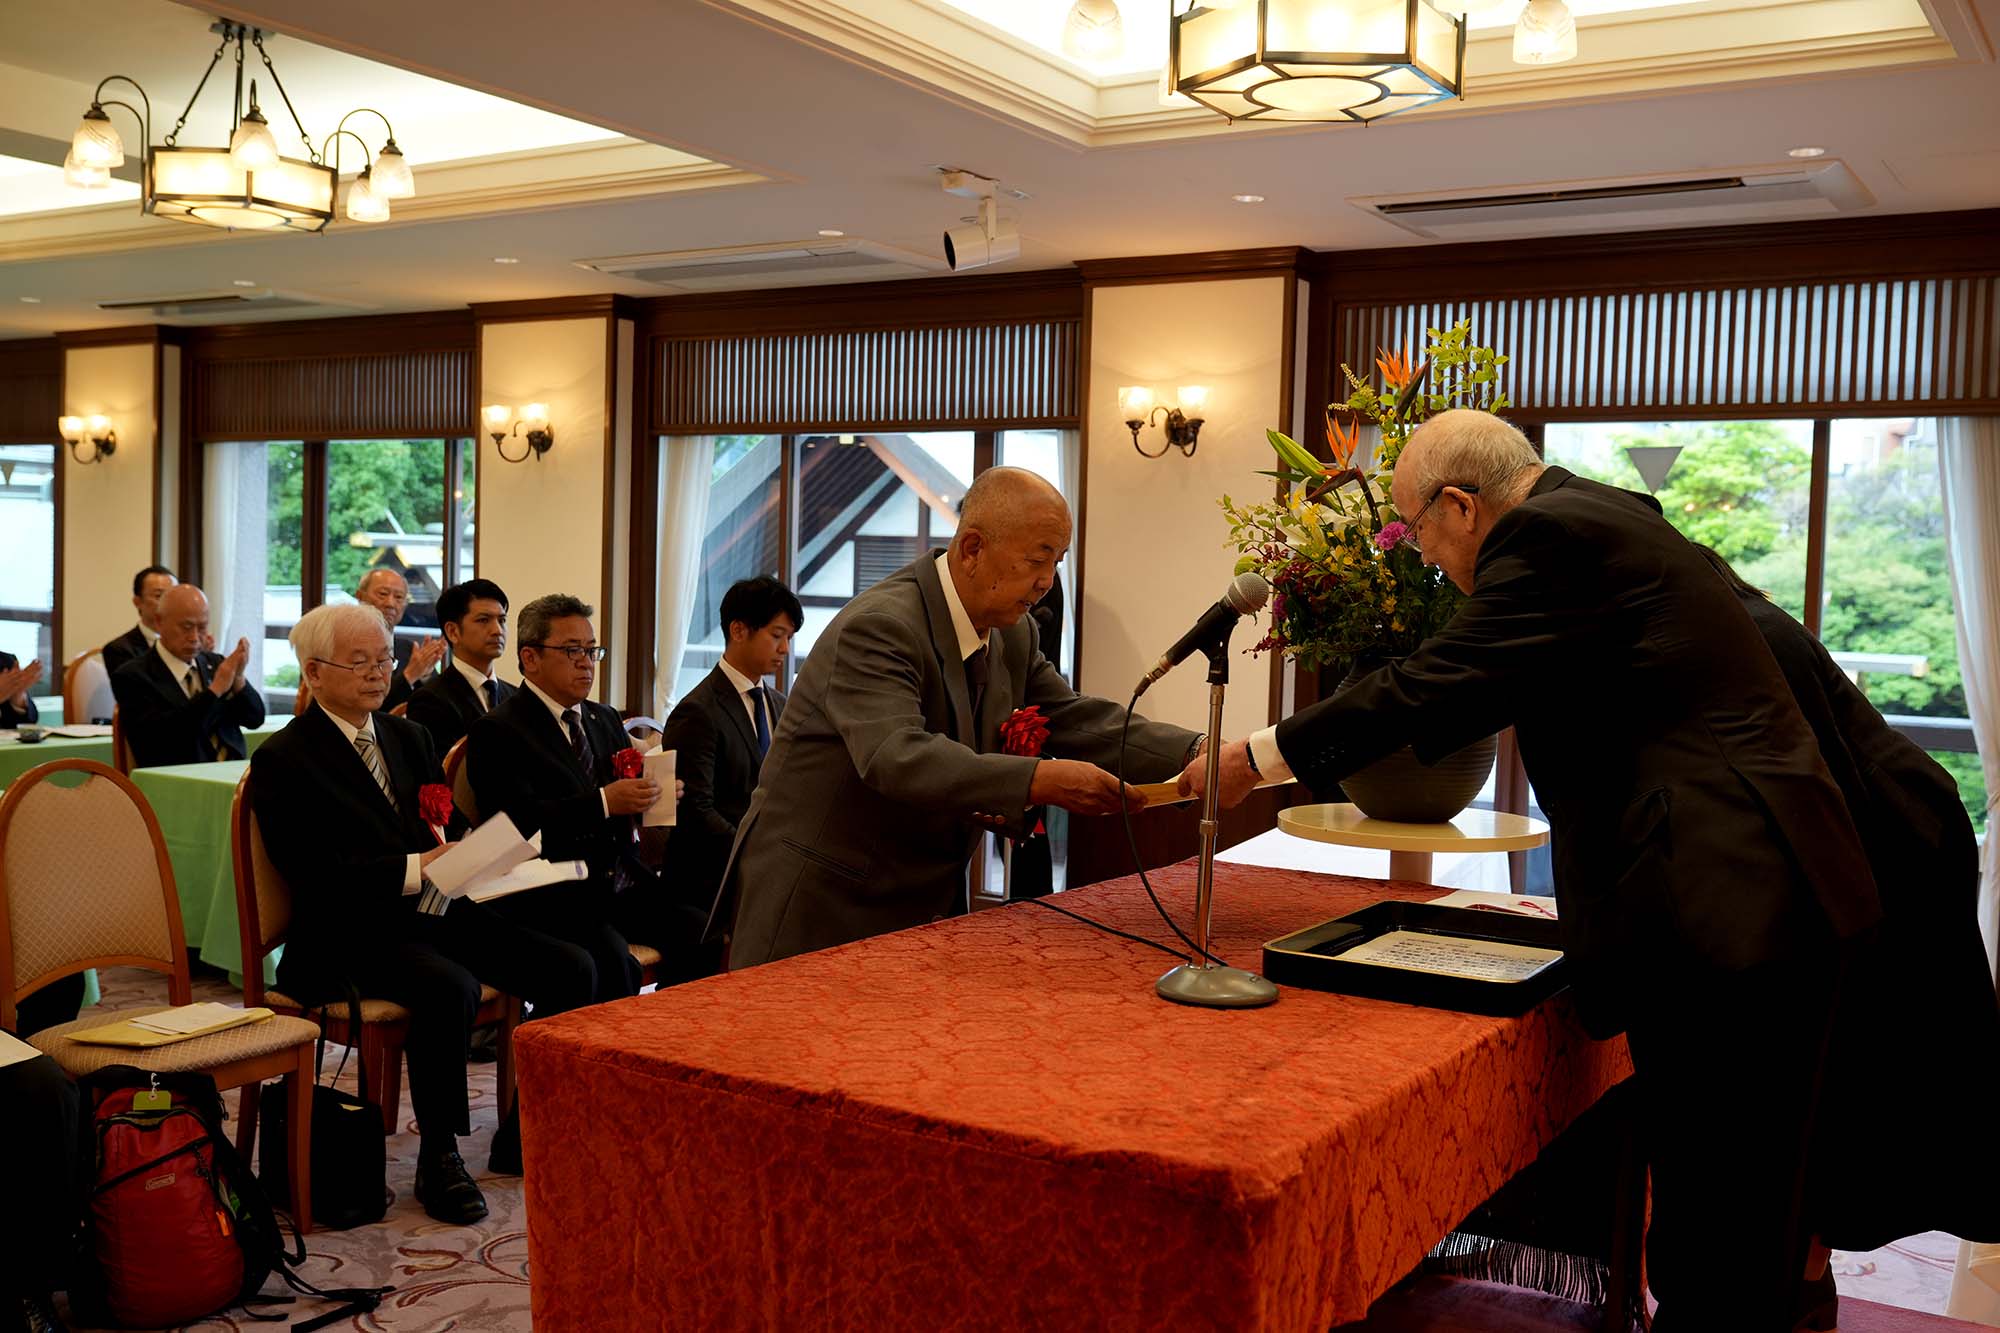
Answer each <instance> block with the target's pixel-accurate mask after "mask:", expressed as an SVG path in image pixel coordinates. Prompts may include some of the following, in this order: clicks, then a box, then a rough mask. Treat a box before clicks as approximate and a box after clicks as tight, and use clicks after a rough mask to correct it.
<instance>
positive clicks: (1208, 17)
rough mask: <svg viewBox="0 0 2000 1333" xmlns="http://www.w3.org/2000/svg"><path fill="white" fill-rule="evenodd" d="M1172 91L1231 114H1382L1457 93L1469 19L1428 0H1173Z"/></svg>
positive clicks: (1324, 117) (1347, 117) (1334, 117)
mask: <svg viewBox="0 0 2000 1333" xmlns="http://www.w3.org/2000/svg"><path fill="white" fill-rule="evenodd" d="M1176 7H1177V8H1179V9H1180V10H1181V12H1179V13H1176V14H1173V15H1172V16H1171V18H1170V19H1169V22H1170V23H1171V24H1172V27H1171V29H1170V30H1169V34H1168V50H1169V52H1170V55H1169V58H1168V59H1169V65H1168V68H1169V69H1170V70H1171V71H1172V75H1173V89H1174V91H1175V92H1178V93H1182V94H1184V95H1186V96H1188V97H1191V98H1193V99H1194V100H1195V101H1197V102H1200V103H1201V104H1202V105H1203V106H1205V107H1207V108H1208V109H1209V110H1211V111H1215V112H1218V113H1220V114H1222V115H1224V116H1227V117H1228V118H1229V119H1231V120H1306V121H1360V122H1367V121H1371V120H1379V119H1380V118H1382V117H1383V116H1393V115H1395V114H1397V113H1398V112H1402V111H1412V110H1415V109H1416V108H1417V107H1420V106H1428V105H1429V104H1430V103H1432V102H1440V101H1443V100H1445V99H1446V98H1451V97H1457V96H1459V95H1461V92H1462V89H1463V86H1464V79H1465V20H1464V19H1463V18H1460V17H1454V16H1452V15H1450V14H1446V13H1444V12H1442V11H1441V10H1439V9H1438V8H1437V7H1436V6H1434V5H1433V4H1431V3H1430V0H1259V2H1258V3H1256V4H1249V3H1232V4H1227V5H1217V4H1214V3H1212V0H1206V2H1205V0H1176Z"/></svg>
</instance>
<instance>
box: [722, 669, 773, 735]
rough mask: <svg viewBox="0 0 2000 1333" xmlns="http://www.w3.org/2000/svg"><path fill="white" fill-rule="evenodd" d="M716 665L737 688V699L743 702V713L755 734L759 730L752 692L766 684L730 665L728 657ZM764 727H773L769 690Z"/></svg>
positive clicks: (765, 700)
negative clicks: (751, 697) (747, 717)
mask: <svg viewBox="0 0 2000 1333" xmlns="http://www.w3.org/2000/svg"><path fill="white" fill-rule="evenodd" d="M716 665H717V666H719V667H721V668H722V674H723V675H725V676H727V677H729V683H730V684H731V685H733V686H735V687H736V697H737V698H738V699H739V700H741V701H742V703H743V711H744V712H745V713H747V714H749V716H750V730H751V732H753V733H754V732H755V731H756V730H757V705H756V704H755V703H753V702H752V701H751V699H750V691H752V690H754V689H757V688H759V687H760V686H762V685H763V683H764V682H763V681H761V680H752V679H750V677H748V676H746V675H744V674H743V673H742V672H741V671H738V670H737V669H736V668H735V667H733V666H731V665H729V659H728V658H726V657H725V658H723V659H722V660H721V661H720V662H717V663H716ZM764 725H765V726H767V727H769V726H771V725H772V723H771V692H770V691H769V690H765V691H764Z"/></svg>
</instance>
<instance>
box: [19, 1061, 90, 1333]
mask: <svg viewBox="0 0 2000 1333" xmlns="http://www.w3.org/2000/svg"><path fill="white" fill-rule="evenodd" d="M10 1049H11V1050H12V1053H13V1054H16V1055H18V1054H20V1050H19V1048H18V1046H16V1045H15V1043H13V1042H11V1041H10V1040H8V1039H5V1038H0V1056H4V1055H6V1054H8V1053H9V1051H10ZM0 1107H4V1108H5V1112H4V1114H5V1120H4V1123H5V1125H6V1130H7V1194H8V1203H7V1207H6V1208H4V1209H0V1329H6V1330H9V1333H12V1330H14V1329H21V1330H23V1333H60V1330H61V1329H62V1328H63V1324H62V1322H61V1321H60V1320H59V1319H58V1318H57V1317H56V1311H55V1306H54V1304H53V1303H52V1302H51V1301H50V1300H49V1292H50V1290H51V1289H52V1288H55V1287H60V1286H62V1285H63V1282H64V1277H63V1274H65V1273H67V1272H68V1271H69V1266H70V1262H71V1260H72V1258H73V1257H74V1255H73V1253H72V1251H73V1248H74V1244H75V1236H76V1219H77V1217H78V1216H79V1214H80V1213H81V1211H82V1209H83V1206H84V1200H85V1198H86V1197H87V1192H88V1187H87V1175H88V1172H89V1170H90V1167H91V1163H90V1162H89V1161H88V1160H87V1159H86V1158H85V1157H84V1155H83V1153H82V1152H81V1151H80V1150H79V1149H80V1146H81V1142H82V1140H80V1139H79V1138H78V1127H79V1121H80V1118H81V1116H82V1114H83V1109H82V1102H81V1099H80V1098H79V1097H78V1095H77V1089H76V1085H75V1084H74V1083H72V1082H70V1080H69V1075H67V1074H65V1073H63V1071H62V1067H61V1066H60V1065H58V1064H56V1062H55V1061H54V1060H51V1059H50V1058H49V1057H48V1056H46V1055H30V1057H29V1058H27V1059H24V1060H19V1061H16V1062H15V1063H13V1064H8V1065H0Z"/></svg>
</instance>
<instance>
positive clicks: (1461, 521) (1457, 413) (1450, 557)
mask: <svg viewBox="0 0 2000 1333" xmlns="http://www.w3.org/2000/svg"><path fill="white" fill-rule="evenodd" d="M1542 470H1543V469H1542V460H1541V457H1540V456H1539V455H1538V454H1536V453H1535V446H1534V445H1532V444H1530V443H1529V442H1528V438H1527V436H1525V435H1523V434H1521V432H1520V431H1518V430H1516V429H1514V427H1512V426H1511V425H1509V424H1508V423H1507V422H1505V421H1503V420H1501V419H1500V418H1499V417H1496V416H1494V415H1493V414H1492V413H1491V412H1480V411H1475V410H1473V409H1470V408H1456V409H1454V410H1452V411H1449V412H1440V413H1438V414H1437V415H1436V416H1434V417H1431V418H1430V419H1429V420H1427V421H1425V422H1424V424H1423V425H1421V426H1419V427H1417V429H1416V432H1415V433H1414V434H1412V435H1411V436H1410V442H1409V444H1407V445H1406V446H1404V448H1403V452H1402V453H1401V454H1400V455H1399V456H1398V457H1397V459H1396V479H1395V485H1394V489H1393V490H1392V491H1391V492H1390V498H1391V499H1392V500H1393V501H1394V502H1395V505H1396V513H1397V514H1398V515H1399V516H1400V517H1401V518H1402V519H1403V521H1404V522H1406V523H1408V524H1409V525H1410V538H1411V540H1413V541H1415V542H1416V543H1417V544H1418V546H1419V548H1420V549H1421V550H1422V551H1423V555H1424V563H1425V564H1428V565H1436V566H1437V567H1438V568H1439V569H1442V570H1443V571H1444V572H1445V576H1446V577H1447V578H1449V579H1450V580H1451V581H1452V582H1453V583H1454V584H1456V585H1457V586H1458V588H1459V590H1460V591H1461V592H1471V591H1472V585H1473V575H1474V574H1475V573H1476V571H1477V568H1478V564H1479V548H1480V546H1481V545H1482V544H1483V543H1484V542H1485V540H1486V534H1487V533H1488V532H1490V531H1492V529H1493V524H1494V523H1495V522H1496V521H1497V520H1498V519H1499V518H1500V516H1501V515H1503V514H1505V513H1506V512H1507V511H1508V510H1510V509H1512V508H1513V507H1514V506H1515V505H1517V504H1519V503H1520V502H1521V500H1522V499H1523V498H1524V497H1525V496H1526V495H1527V493H1528V492H1529V491H1530V490H1531V489H1532V488H1533V487H1534V484H1535V479H1536V478H1537V477H1539V476H1541V474H1542Z"/></svg>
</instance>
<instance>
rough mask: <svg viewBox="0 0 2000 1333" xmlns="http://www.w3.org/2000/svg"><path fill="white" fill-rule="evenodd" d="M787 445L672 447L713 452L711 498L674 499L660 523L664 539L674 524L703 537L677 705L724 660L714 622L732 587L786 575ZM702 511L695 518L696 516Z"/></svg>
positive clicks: (752, 442) (714, 441)
mask: <svg viewBox="0 0 2000 1333" xmlns="http://www.w3.org/2000/svg"><path fill="white" fill-rule="evenodd" d="M786 443H787V441H786V437H785V436H782V435H712V436H695V437H692V438H690V439H688V440H685V441H675V442H673V444H672V445H671V446H670V447H672V448H680V447H687V448H693V449H700V448H703V447H706V449H707V451H708V477H707V482H708V490H707V494H706V496H700V495H693V496H681V495H671V496H669V499H668V503H669V504H670V505H674V506H675V508H674V511H673V514H672V515H671V516H670V517H669V521H668V522H666V523H664V524H662V529H663V533H666V534H670V533H671V530H672V529H673V528H674V527H675V526H676V523H675V519H676V518H679V519H681V520H682V521H688V522H696V521H698V522H699V523H700V524H701V532H702V539H701V548H700V551H699V554H698V556H697V571H696V573H695V575H694V578H695V584H694V596H693V601H692V606H691V609H690V610H689V612H688V617H687V648H686V650H685V651H684V652H683V653H682V655H681V662H680V670H679V674H678V675H677V676H676V678H675V682H674V697H675V698H676V699H678V698H679V697H680V696H681V695H683V694H686V693H687V692H688V691H689V690H691V689H693V688H694V687H695V686H696V685H697V684H699V683H700V682H701V678H702V677H703V676H705V675H707V674H708V673H709V672H710V671H712V670H714V668H715V664H716V663H717V662H719V661H721V660H722V648H723V637H722V627H721V625H720V624H719V623H718V620H717V617H718V616H719V614H720V612H721V608H722V596H723V594H724V593H726V592H728V591H729V586H730V585H731V584H732V583H736V582H739V581H741V580H743V579H747V578H755V577H756V576H757V575H759V574H778V573H779V571H780V570H781V569H783V568H784V564H785V560H784V545H785V540H784V538H785V507H784V499H783V490H784V478H783V472H784V462H785V449H786ZM695 461H696V463H697V464H698V463H699V460H698V459H697V460H695ZM673 471H674V470H673V469H671V468H670V469H669V472H670V473H672V472H673ZM697 480H698V478H697ZM695 489H696V490H697V491H698V490H699V486H698V485H697V486H696V487H695ZM697 500H699V501H700V503H699V505H697V504H696V501H697ZM683 505H684V506H685V507H683ZM697 512H698V513H699V514H700V517H699V518H698V519H696V518H693V517H691V515H693V514H695V513H697Z"/></svg>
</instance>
